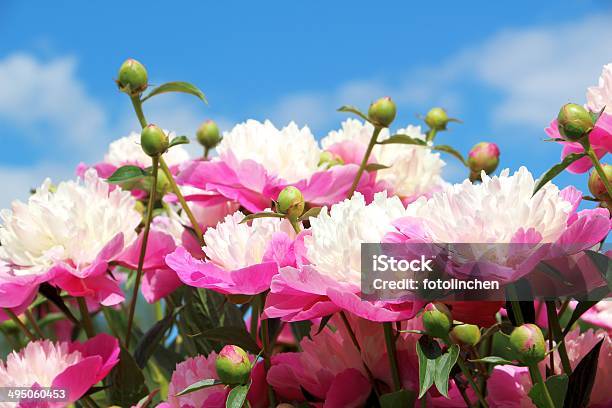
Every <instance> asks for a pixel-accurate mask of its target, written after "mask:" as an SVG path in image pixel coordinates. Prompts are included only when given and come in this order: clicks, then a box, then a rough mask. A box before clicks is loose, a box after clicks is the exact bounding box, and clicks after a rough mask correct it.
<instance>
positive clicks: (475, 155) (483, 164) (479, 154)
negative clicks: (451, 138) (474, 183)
mask: <svg viewBox="0 0 612 408" xmlns="http://www.w3.org/2000/svg"><path fill="white" fill-rule="evenodd" d="M467 164H468V166H469V168H470V180H480V173H481V172H482V171H483V170H484V171H485V173H487V174H491V173H493V172H494V171H495V169H496V168H497V166H498V165H499V147H497V145H496V144H495V143H489V142H480V143H477V144H476V145H474V147H472V149H471V150H470V152H469V153H468V159H467Z"/></svg>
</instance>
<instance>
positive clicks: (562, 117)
mask: <svg viewBox="0 0 612 408" xmlns="http://www.w3.org/2000/svg"><path fill="white" fill-rule="evenodd" d="M557 126H558V127H559V133H560V134H561V136H562V137H563V138H564V139H566V140H570V141H576V140H580V139H582V138H583V137H584V136H586V135H588V134H589V132H590V131H591V130H593V126H595V124H594V123H593V117H592V116H591V113H590V112H589V111H588V110H586V109H585V108H584V106H580V105H577V104H575V103H567V104H565V105H563V106H562V107H561V110H559V115H558V116H557Z"/></svg>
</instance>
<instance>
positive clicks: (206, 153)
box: [204, 146, 210, 159]
mask: <svg viewBox="0 0 612 408" xmlns="http://www.w3.org/2000/svg"><path fill="white" fill-rule="evenodd" d="M208 153H210V147H207V146H205V147H204V159H208Z"/></svg>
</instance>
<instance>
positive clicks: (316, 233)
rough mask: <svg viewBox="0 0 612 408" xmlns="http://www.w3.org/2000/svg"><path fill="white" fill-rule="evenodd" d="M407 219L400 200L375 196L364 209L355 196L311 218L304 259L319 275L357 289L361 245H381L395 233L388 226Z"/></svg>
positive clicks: (361, 197)
mask: <svg viewBox="0 0 612 408" xmlns="http://www.w3.org/2000/svg"><path fill="white" fill-rule="evenodd" d="M404 216H406V209H405V208H404V206H403V204H402V202H401V200H400V199H399V198H398V197H396V196H394V197H391V198H389V197H387V194H386V193H385V192H382V193H378V194H376V195H375V196H374V201H372V203H370V204H368V205H366V203H365V200H364V198H363V196H362V195H361V194H360V193H355V195H353V197H352V198H351V199H350V200H348V199H347V200H344V201H342V202H340V203H338V204H334V205H333V206H332V207H331V209H330V210H329V212H328V210H327V207H324V208H323V210H321V213H320V214H319V215H318V216H317V217H316V218H310V225H311V229H310V230H311V231H312V235H306V236H305V237H304V245H305V247H306V254H307V255H306V257H307V258H308V260H309V261H310V262H311V263H312V264H313V265H314V267H315V268H316V269H317V271H319V272H320V273H322V274H324V275H327V276H329V277H330V278H332V279H335V280H337V281H339V282H344V283H351V284H355V285H359V283H360V279H361V243H364V242H370V243H375V242H380V241H381V239H382V238H383V237H384V236H385V234H387V233H388V232H391V231H394V230H395V229H394V228H393V227H392V225H391V222H392V221H393V220H395V219H397V218H401V217H404Z"/></svg>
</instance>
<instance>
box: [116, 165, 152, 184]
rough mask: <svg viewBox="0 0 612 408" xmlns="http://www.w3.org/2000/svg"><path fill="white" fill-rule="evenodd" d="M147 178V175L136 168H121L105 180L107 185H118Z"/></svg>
mask: <svg viewBox="0 0 612 408" xmlns="http://www.w3.org/2000/svg"><path fill="white" fill-rule="evenodd" d="M146 176H147V173H146V172H145V171H144V170H143V169H141V168H140V167H138V166H131V165H129V166H121V167H119V168H118V169H117V170H115V172H114V173H113V174H112V175H111V176H110V177H109V178H108V179H106V182H107V183H110V184H120V183H125V182H126V181H136V180H140V179H142V178H144V177H146Z"/></svg>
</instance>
